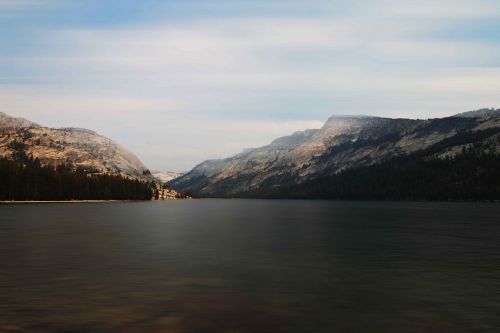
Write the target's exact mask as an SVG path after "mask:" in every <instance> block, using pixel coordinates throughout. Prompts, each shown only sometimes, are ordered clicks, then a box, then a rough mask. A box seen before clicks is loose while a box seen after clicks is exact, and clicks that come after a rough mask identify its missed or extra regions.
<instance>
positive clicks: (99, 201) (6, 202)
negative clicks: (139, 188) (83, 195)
mask: <svg viewBox="0 0 500 333" xmlns="http://www.w3.org/2000/svg"><path fill="white" fill-rule="evenodd" d="M134 201H147V200H53V201H43V200H26V201H17V200H15V201H0V204H38V203H106V202H134Z"/></svg>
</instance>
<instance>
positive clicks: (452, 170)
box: [245, 129, 500, 200]
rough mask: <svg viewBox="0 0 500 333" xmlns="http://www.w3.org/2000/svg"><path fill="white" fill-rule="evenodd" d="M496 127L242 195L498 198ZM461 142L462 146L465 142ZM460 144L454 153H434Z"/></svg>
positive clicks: (499, 140) (498, 142)
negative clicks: (287, 184)
mask: <svg viewBox="0 0 500 333" xmlns="http://www.w3.org/2000/svg"><path fill="white" fill-rule="evenodd" d="M496 133H498V129H491V130H484V131H477V132H462V133H459V134H458V135H456V136H453V137H451V138H449V139H446V140H444V141H442V142H439V143H437V144H435V145H434V146H431V147H429V148H428V149H425V150H422V151H418V152H416V153H414V154H411V155H407V156H398V157H394V158H392V159H389V160H387V161H385V162H383V163H379V164H374V165H370V166H365V167H359V168H352V169H347V170H344V171H341V172H338V173H336V174H333V175H325V176H322V177H319V178H316V179H313V180H310V181H307V182H305V183H302V184H299V185H291V186H284V187H280V188H277V189H276V188H275V189H269V190H266V191H260V192H255V193H246V195H245V196H246V197H261V198H262V197H265V198H296V199H352V200H500V156H499V155H498V153H497V151H498V148H497V147H498V146H499V145H500V135H498V134H497V135H492V134H496ZM463 144H465V145H463ZM456 145H463V146H462V150H461V151H460V152H459V153H458V154H453V155H452V154H450V155H449V156H438V155H436V153H438V152H443V151H446V147H450V146H456Z"/></svg>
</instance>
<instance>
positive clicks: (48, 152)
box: [0, 112, 154, 181]
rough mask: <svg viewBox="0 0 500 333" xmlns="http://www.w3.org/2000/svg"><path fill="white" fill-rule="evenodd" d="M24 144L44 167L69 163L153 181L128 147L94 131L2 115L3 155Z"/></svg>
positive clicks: (0, 151) (0, 148) (0, 138)
mask: <svg viewBox="0 0 500 333" xmlns="http://www.w3.org/2000/svg"><path fill="white" fill-rule="evenodd" d="M16 143H21V144H23V145H25V148H24V151H25V153H26V154H27V155H28V156H31V157H33V158H38V159H39V160H40V162H41V164H42V165H52V166H57V165H61V164H69V165H71V166H73V167H74V168H75V169H81V170H85V171H87V172H91V173H107V174H120V175H124V176H127V177H130V178H135V179H140V180H143V181H153V180H154V178H153V176H152V175H151V173H150V172H149V170H148V169H147V168H146V166H145V165H144V164H143V163H142V162H141V161H140V160H139V159H138V158H137V156H135V155H134V154H133V153H132V152H130V151H128V150H127V149H126V148H124V147H122V146H120V145H119V144H117V143H116V142H114V141H112V140H110V139H108V138H106V137H103V136H101V135H99V134H97V133H95V132H93V131H90V130H86V129H80V128H61V129H54V128H47V127H42V126H40V125H38V124H35V123H33V122H30V121H28V120H26V119H22V118H13V117H10V116H8V115H6V114H5V113H1V112H0V156H1V157H6V158H9V157H10V156H11V155H12V153H13V152H14V150H15V144H16Z"/></svg>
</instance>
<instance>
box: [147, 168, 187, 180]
mask: <svg viewBox="0 0 500 333" xmlns="http://www.w3.org/2000/svg"><path fill="white" fill-rule="evenodd" d="M151 174H152V175H153V177H154V178H155V179H156V180H157V181H159V182H161V183H167V182H169V181H171V180H174V179H175V178H178V177H180V176H182V175H183V173H180V172H172V171H159V170H151Z"/></svg>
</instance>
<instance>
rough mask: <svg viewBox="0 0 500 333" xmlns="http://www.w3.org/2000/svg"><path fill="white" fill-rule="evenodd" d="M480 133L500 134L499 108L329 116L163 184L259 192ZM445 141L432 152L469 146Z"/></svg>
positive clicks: (206, 191) (201, 190) (228, 193)
mask: <svg viewBox="0 0 500 333" xmlns="http://www.w3.org/2000/svg"><path fill="white" fill-rule="evenodd" d="M479 131H482V132H484V133H486V134H489V135H490V136H494V135H496V134H497V133H498V132H500V110H493V109H484V110H478V111H475V112H467V113H463V114H459V115H456V116H453V117H447V118H440V119H428V120H414V119H391V118H381V117H367V116H341V117H331V118H330V119H328V120H327V121H326V123H325V124H324V125H323V127H322V128H320V129H315V130H306V131H303V132H296V133H294V134H292V135H291V136H287V137H283V138H279V139H276V140H275V141H273V142H272V143H271V144H269V145H267V146H264V147H260V148H256V149H247V150H245V151H244V152H242V153H240V154H238V155H235V156H233V157H230V158H226V159H221V160H209V161H206V162H203V163H201V164H199V165H198V166H196V167H195V168H194V169H193V170H191V171H190V172H188V173H186V174H185V175H183V176H181V177H179V178H177V179H174V180H173V181H171V182H169V183H168V184H169V185H170V186H172V187H173V188H174V189H177V190H180V191H184V192H191V193H193V194H195V195H198V196H224V197H233V196H234V197H238V196H245V195H246V194H248V193H254V194H255V195H256V196H258V193H263V192H269V191H270V190H273V189H276V188H279V187H282V186H291V185H297V184H301V183H305V182H309V181H311V180H313V179H316V178H319V177H324V176H328V175H334V174H337V173H339V172H340V171H343V170H348V169H352V168H357V167H362V166H369V165H376V164H378V163H382V162H384V161H386V160H388V159H391V158H394V157H397V156H406V155H410V154H413V153H415V152H418V151H421V150H424V149H426V148H428V147H431V146H435V145H436V144H437V143H439V142H445V140H447V139H449V138H452V137H454V136H456V135H458V134H460V133H464V132H479ZM488 139H489V138H488V137H486V138H483V140H488ZM448 142H450V144H448V145H444V146H443V147H441V148H440V150H438V151H434V152H433V154H434V155H435V156H438V157H441V158H444V157H447V156H448V157H449V156H453V155H456V154H458V153H460V152H461V151H462V150H463V148H464V147H467V145H468V144H470V143H466V142H465V143H464V142H461V143H453V140H448ZM494 149H496V150H498V148H494ZM493 153H495V154H496V153H499V151H495V152H493Z"/></svg>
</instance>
